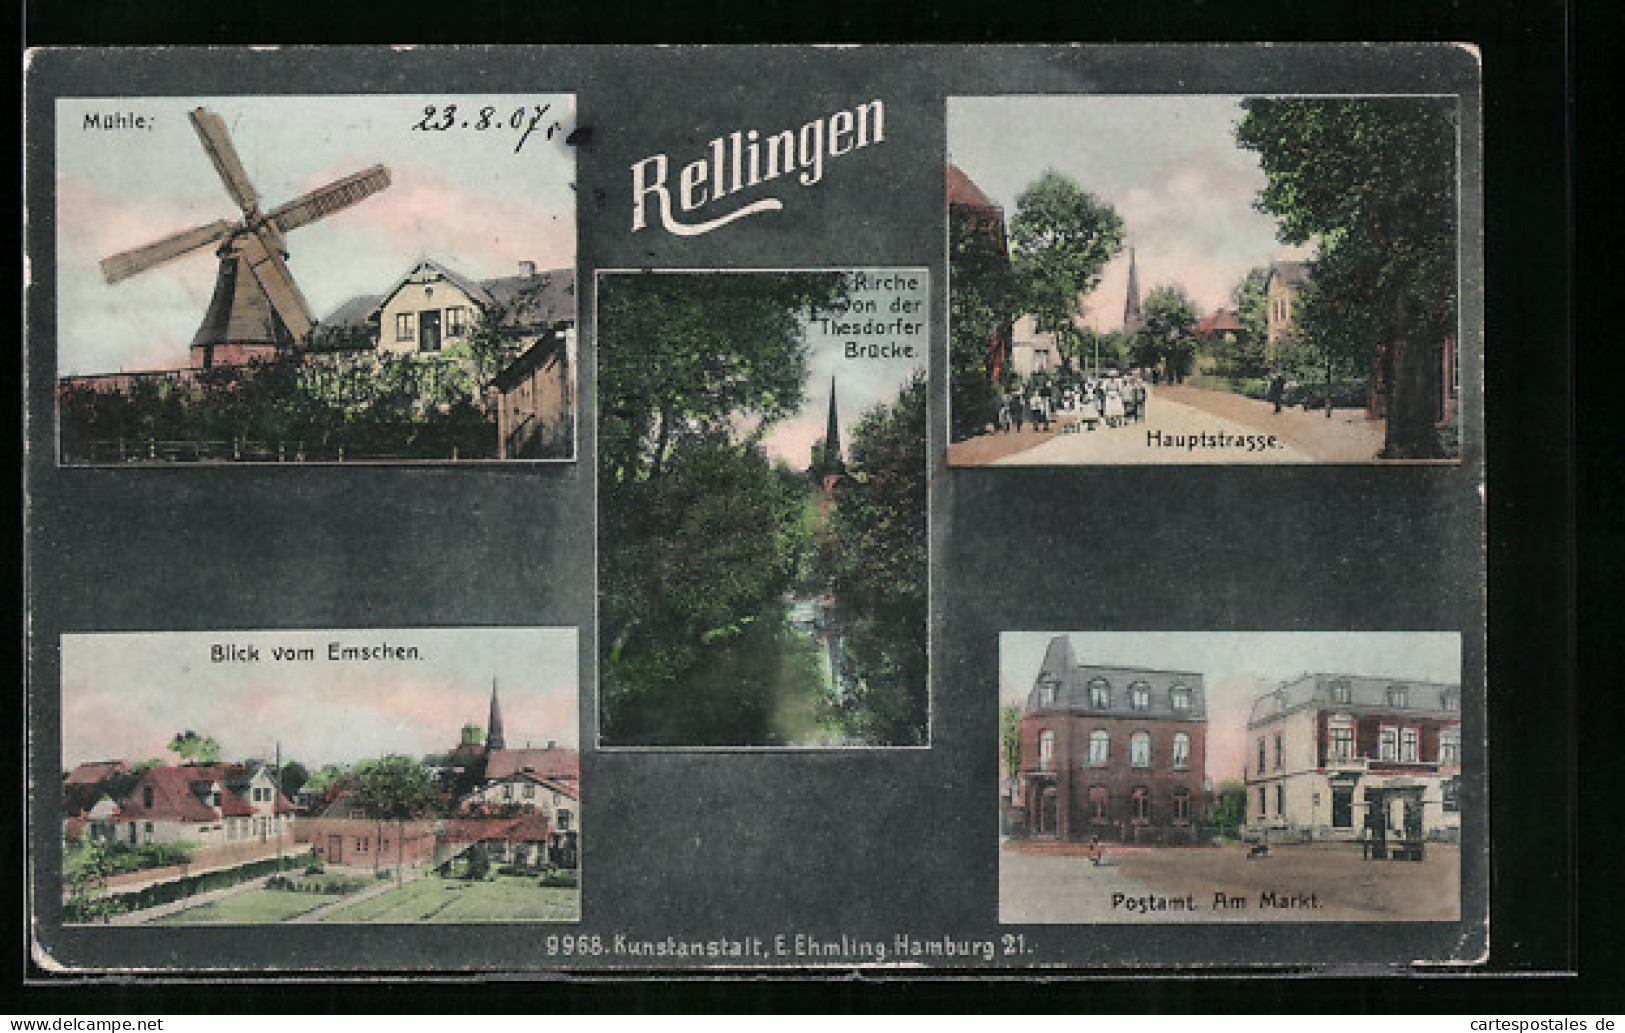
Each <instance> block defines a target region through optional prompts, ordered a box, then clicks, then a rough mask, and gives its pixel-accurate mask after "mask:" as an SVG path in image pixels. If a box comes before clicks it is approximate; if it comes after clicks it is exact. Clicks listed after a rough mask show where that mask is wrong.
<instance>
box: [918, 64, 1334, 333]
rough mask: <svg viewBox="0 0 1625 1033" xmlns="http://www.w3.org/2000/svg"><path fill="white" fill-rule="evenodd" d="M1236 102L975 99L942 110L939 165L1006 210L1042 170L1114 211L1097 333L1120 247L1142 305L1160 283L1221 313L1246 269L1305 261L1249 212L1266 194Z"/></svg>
mask: <svg viewBox="0 0 1625 1033" xmlns="http://www.w3.org/2000/svg"><path fill="white" fill-rule="evenodd" d="M1241 99H1242V98H1240V97H1224V96H1157V97H1150V96H1124V97H1103V96H1090V97H1078V96H1069V97H1038V96H1030V97H978V98H962V97H960V98H950V99H949V101H948V160H949V161H950V162H951V163H953V164H955V165H958V166H959V167H960V169H961V170H963V171H964V172H965V174H966V175H968V176H969V177H970V178H971V179H972V180H973V181H974V182H975V183H976V185H977V186H979V187H981V188H982V192H983V193H985V194H987V195H988V197H990V198H992V199H993V200H994V201H995V202H997V203H998V204H1000V205H1002V206H1003V207H1004V214H1005V218H1006V220H1008V219H1010V218H1012V217H1013V216H1014V215H1015V212H1016V198H1017V197H1018V196H1019V195H1020V194H1021V192H1022V191H1023V190H1024V189H1026V188H1027V187H1028V186H1029V185H1031V184H1032V183H1034V182H1036V181H1037V180H1038V179H1040V178H1041V177H1042V176H1043V175H1044V173H1045V172H1046V171H1048V170H1050V169H1055V170H1056V171H1059V172H1062V173H1065V174H1066V175H1068V176H1070V177H1072V179H1073V180H1075V181H1076V182H1077V183H1078V185H1079V186H1080V187H1082V188H1083V189H1084V190H1086V191H1088V192H1090V193H1092V194H1094V195H1095V197H1096V198H1098V199H1099V200H1101V201H1104V202H1105V203H1107V204H1109V205H1111V206H1112V207H1113V208H1114V209H1116V211H1117V214H1118V215H1119V216H1121V217H1122V219H1123V233H1124V249H1123V253H1122V254H1121V255H1120V256H1119V257H1118V258H1116V259H1114V260H1113V261H1112V262H1111V263H1110V264H1108V265H1107V266H1106V269H1105V271H1104V273H1103V275H1102V277H1101V282H1100V286H1099V287H1098V288H1097V289H1096V290H1095V292H1094V294H1093V295H1092V296H1091V297H1090V299H1089V301H1088V302H1087V304H1088V305H1089V311H1088V312H1087V313H1086V316H1085V318H1086V320H1087V321H1088V323H1089V325H1091V326H1093V327H1094V328H1096V329H1098V330H1115V329H1117V328H1118V327H1120V326H1121V325H1122V322H1123V300H1124V292H1125V290H1126V289H1127V284H1128V266H1129V254H1128V248H1129V247H1133V248H1134V249H1135V250H1136V252H1137V263H1138V266H1139V278H1140V296H1141V299H1142V300H1143V299H1144V297H1145V295H1147V294H1149V293H1150V292H1151V289H1152V288H1153V287H1156V286H1158V285H1161V284H1164V283H1177V284H1180V285H1182V286H1183V287H1184V288H1185V291H1186V293H1187V294H1189V295H1190V297H1191V300H1192V301H1194V302H1195V303H1196V308H1197V312H1198V314H1200V315H1206V314H1207V313H1209V312H1211V311H1213V309H1215V308H1218V307H1219V306H1221V305H1225V304H1227V303H1228V300H1229V297H1230V291H1231V289H1232V288H1234V287H1235V285H1236V282H1237V281H1238V280H1240V279H1241V277H1242V276H1243V274H1245V273H1246V272H1247V270H1248V269H1250V268H1252V267H1253V266H1255V265H1267V264H1269V263H1270V262H1271V261H1272V260H1275V259H1281V258H1306V257H1309V255H1310V251H1311V249H1310V248H1307V247H1300V248H1289V247H1287V246H1286V245H1283V244H1281V243H1280V242H1278V241H1277V240H1276V238H1275V220H1274V219H1273V218H1271V217H1269V216H1266V215H1261V214H1259V213H1258V212H1256V211H1254V210H1253V207H1252V205H1253V200H1254V198H1255V197H1256V196H1257V194H1258V191H1259V190H1260V189H1261V188H1262V187H1263V186H1264V174H1263V172H1262V171H1261V170H1260V169H1259V167H1258V161H1257V156H1256V155H1254V154H1253V153H1252V152H1251V151H1243V150H1241V149H1239V148H1238V147H1237V146H1236V144H1235V137H1234V135H1233V129H1234V127H1235V125H1236V123H1237V122H1238V121H1239V120H1240V119H1241V115H1242V111H1241Z"/></svg>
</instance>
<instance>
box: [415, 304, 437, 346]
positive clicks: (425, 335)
mask: <svg viewBox="0 0 1625 1033" xmlns="http://www.w3.org/2000/svg"><path fill="white" fill-rule="evenodd" d="M418 350H420V351H426V352H437V351H439V350H440V310H439V309H437V308H428V309H424V310H423V311H422V312H419V313H418Z"/></svg>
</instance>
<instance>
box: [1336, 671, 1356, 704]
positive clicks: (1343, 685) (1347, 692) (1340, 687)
mask: <svg viewBox="0 0 1625 1033" xmlns="http://www.w3.org/2000/svg"><path fill="white" fill-rule="evenodd" d="M1353 695H1354V693H1353V690H1352V689H1350V687H1349V682H1348V679H1347V678H1339V679H1337V680H1336V681H1334V682H1332V702H1333V703H1337V704H1340V705H1342V706H1347V705H1348V704H1349V703H1351V702H1353Z"/></svg>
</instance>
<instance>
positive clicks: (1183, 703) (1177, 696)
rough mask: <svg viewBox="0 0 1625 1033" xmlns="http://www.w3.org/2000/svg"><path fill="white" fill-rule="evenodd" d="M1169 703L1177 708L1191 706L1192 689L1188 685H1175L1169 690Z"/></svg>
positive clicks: (1185, 708) (1187, 708)
mask: <svg viewBox="0 0 1625 1033" xmlns="http://www.w3.org/2000/svg"><path fill="white" fill-rule="evenodd" d="M1168 705H1169V706H1170V707H1172V708H1173V709H1175V710H1189V709H1190V708H1191V690H1190V686H1188V685H1175V686H1174V687H1173V688H1171V689H1169V690H1168Z"/></svg>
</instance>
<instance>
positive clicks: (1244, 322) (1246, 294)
mask: <svg viewBox="0 0 1625 1033" xmlns="http://www.w3.org/2000/svg"><path fill="white" fill-rule="evenodd" d="M1269 278H1270V271H1269V269H1268V268H1266V267H1264V266H1254V267H1253V268H1251V269H1249V270H1247V272H1246V273H1245V274H1243V276H1242V278H1241V279H1240V280H1239V281H1237V283H1236V286H1235V287H1234V288H1233V289H1232V290H1231V291H1230V307H1231V309H1232V310H1233V311H1234V312H1235V314H1236V321H1237V322H1239V323H1240V324H1241V333H1239V334H1238V335H1237V336H1236V343H1235V344H1234V345H1233V346H1230V347H1225V346H1224V345H1222V344H1221V343H1215V345H1214V353H1215V355H1216V356H1217V357H1218V358H1219V359H1220V360H1221V362H1222V363H1223V366H1224V372H1225V373H1227V374H1228V375H1230V376H1233V377H1258V376H1262V375H1263V374H1264V373H1265V371H1266V369H1267V367H1266V364H1265V358H1264V342H1265V341H1266V340H1267V339H1268V337H1269V319H1268V311H1269V296H1268V293H1267V291H1266V285H1267V284H1268V283H1269Z"/></svg>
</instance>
